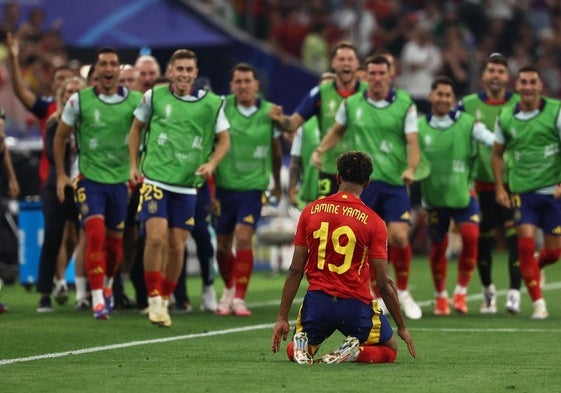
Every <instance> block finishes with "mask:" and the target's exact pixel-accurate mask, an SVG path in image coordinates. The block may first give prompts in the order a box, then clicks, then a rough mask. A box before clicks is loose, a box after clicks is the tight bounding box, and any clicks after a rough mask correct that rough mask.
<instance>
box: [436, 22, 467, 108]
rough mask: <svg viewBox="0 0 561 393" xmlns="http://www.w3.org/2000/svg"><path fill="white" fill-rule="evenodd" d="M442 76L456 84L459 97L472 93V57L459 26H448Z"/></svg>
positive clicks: (443, 53) (443, 51) (443, 52)
mask: <svg viewBox="0 0 561 393" xmlns="http://www.w3.org/2000/svg"><path fill="white" fill-rule="evenodd" d="M440 74H442V75H446V76H448V77H449V78H450V79H451V80H452V81H453V82H454V85H453V86H455V93H456V96H457V97H462V96H463V95H465V94H466V93H468V91H470V55H469V51H468V48H467V47H466V46H465V43H464V40H463V37H462V32H461V31H460V28H459V26H457V25H455V26H448V28H447V30H446V32H445V39H444V47H443V49H442V69H441V71H440Z"/></svg>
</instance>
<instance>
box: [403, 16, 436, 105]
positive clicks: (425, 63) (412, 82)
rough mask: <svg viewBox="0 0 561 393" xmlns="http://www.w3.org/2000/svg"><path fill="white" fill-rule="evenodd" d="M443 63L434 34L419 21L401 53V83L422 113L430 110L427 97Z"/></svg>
mask: <svg viewBox="0 0 561 393" xmlns="http://www.w3.org/2000/svg"><path fill="white" fill-rule="evenodd" d="M441 65H442V56H441V51H440V49H439V48H438V47H437V46H436V45H434V43H433V41H432V35H431V33H430V31H429V30H428V29H427V26H425V25H424V24H422V23H418V24H417V25H416V26H415V27H414V28H413V30H412V32H411V39H410V40H409V41H407V43H406V44H405V46H404V47H403V52H402V53H401V76H400V77H399V85H400V86H401V87H402V88H403V89H405V90H407V92H409V94H410V95H411V98H413V100H414V101H415V104H416V105H417V110H418V111H419V112H421V113H428V112H429V111H430V107H431V106H430V103H429V101H428V99H427V97H428V95H429V93H430V91H431V87H430V86H431V83H432V80H433V79H434V77H435V76H436V73H437V72H438V71H439V70H440V67H441Z"/></svg>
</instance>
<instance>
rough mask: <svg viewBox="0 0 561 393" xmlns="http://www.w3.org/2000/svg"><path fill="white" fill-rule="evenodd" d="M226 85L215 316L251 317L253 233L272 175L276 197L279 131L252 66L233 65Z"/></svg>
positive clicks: (218, 172) (278, 193)
mask: <svg viewBox="0 0 561 393" xmlns="http://www.w3.org/2000/svg"><path fill="white" fill-rule="evenodd" d="M230 88H231V90H232V94H230V95H228V96H227V97H226V100H225V104H226V108H225V113H226V117H227V118H228V120H229V121H230V125H231V127H230V139H231V145H232V146H231V149H230V151H229V152H228V154H226V156H225V157H224V159H223V160H222V162H220V164H218V168H217V169H216V197H215V209H214V221H215V228H216V235H217V239H216V243H217V252H216V258H217V261H218V266H219V268H220V273H221V275H222V278H223V280H224V284H225V288H224V293H223V294H222V297H221V299H220V301H219V303H218V308H217V310H216V314H218V315H229V314H231V313H232V312H233V313H234V314H235V315H236V316H250V315H251V311H250V310H249V309H248V308H247V305H246V303H245V296H246V293H247V288H248V285H249V280H250V278H251V272H252V270H253V249H252V244H253V235H254V234H255V226H256V225H257V222H258V221H259V218H260V217H261V208H262V206H263V202H262V200H263V192H264V191H265V190H267V188H268V187H269V182H270V181H271V176H272V179H273V189H272V195H273V196H274V197H275V198H277V200H278V199H280V196H281V188H280V167H281V153H280V152H281V149H280V141H279V138H278V137H279V136H280V132H278V131H275V126H274V125H275V123H274V122H273V121H272V120H271V119H270V118H269V111H270V109H271V107H272V106H273V104H272V103H270V102H268V101H265V100H263V99H260V98H259V97H258V96H257V93H258V92H259V80H258V78H257V73H256V72H255V69H254V68H253V67H252V66H251V65H249V64H246V63H239V64H236V65H235V66H234V67H233V68H232V71H231V80H230ZM232 246H233V247H234V249H235V251H234V253H233V252H232Z"/></svg>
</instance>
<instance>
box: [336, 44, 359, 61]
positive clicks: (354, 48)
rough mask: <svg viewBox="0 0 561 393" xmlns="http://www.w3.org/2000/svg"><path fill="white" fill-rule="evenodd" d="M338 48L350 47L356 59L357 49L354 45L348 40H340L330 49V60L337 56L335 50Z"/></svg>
mask: <svg viewBox="0 0 561 393" xmlns="http://www.w3.org/2000/svg"><path fill="white" fill-rule="evenodd" d="M339 49H351V50H352V51H353V52H354V53H355V56H356V58H357V59H358V51H357V50H356V46H354V45H353V44H351V43H350V42H348V41H342V42H339V43H338V44H337V45H335V46H334V47H333V49H332V50H331V57H330V59H331V60H333V58H334V57H335V56H337V52H338V51H339Z"/></svg>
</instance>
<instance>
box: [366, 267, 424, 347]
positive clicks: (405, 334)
mask: <svg viewBox="0 0 561 393" xmlns="http://www.w3.org/2000/svg"><path fill="white" fill-rule="evenodd" d="M370 264H371V265H372V266H374V271H375V272H376V273H375V274H376V284H377V286H378V289H379V290H380V294H381V295H382V299H383V300H384V303H385V304H386V307H387V308H388V311H389V312H390V314H391V316H392V318H393V320H394V322H395V324H396V325H397V334H398V335H399V337H401V339H402V340H403V341H404V342H405V343H406V344H407V349H408V350H409V353H410V354H411V356H413V357H416V356H417V352H416V350H415V346H414V345H413V339H412V338H411V335H410V334H409V330H408V329H407V326H406V325H405V318H404V317H403V314H402V313H401V308H400V306H399V299H398V297H397V287H396V286H395V283H394V282H393V280H392V279H391V277H390V274H389V272H388V263H387V261H386V260H385V259H376V258H371V259H370Z"/></svg>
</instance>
